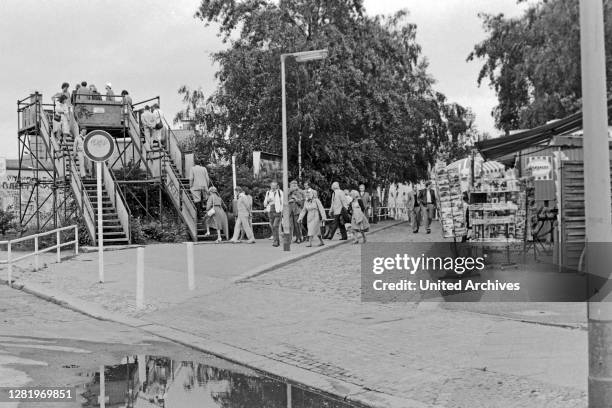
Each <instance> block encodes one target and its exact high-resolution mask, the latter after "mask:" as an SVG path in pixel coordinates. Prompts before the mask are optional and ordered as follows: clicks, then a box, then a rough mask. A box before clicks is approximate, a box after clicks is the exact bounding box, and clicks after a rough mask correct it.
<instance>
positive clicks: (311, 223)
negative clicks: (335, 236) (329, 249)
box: [298, 189, 325, 247]
mask: <svg viewBox="0 0 612 408" xmlns="http://www.w3.org/2000/svg"><path fill="white" fill-rule="evenodd" d="M304 217H306V220H307V223H308V233H307V235H308V245H306V246H307V247H311V246H312V239H313V238H314V237H317V238H319V246H323V245H325V244H324V243H323V237H321V220H322V219H323V220H324V219H325V209H324V208H323V204H321V201H320V200H319V199H318V198H317V194H316V191H314V190H312V189H309V190H307V191H306V200H305V201H304V207H302V211H301V212H300V216H299V217H298V224H299V223H301V222H302V219H303V218H304Z"/></svg>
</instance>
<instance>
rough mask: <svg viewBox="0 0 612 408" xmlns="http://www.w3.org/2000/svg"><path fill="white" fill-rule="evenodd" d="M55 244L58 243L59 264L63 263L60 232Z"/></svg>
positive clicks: (57, 234) (57, 233)
mask: <svg viewBox="0 0 612 408" xmlns="http://www.w3.org/2000/svg"><path fill="white" fill-rule="evenodd" d="M55 242H56V243H57V263H61V262H62V235H61V234H60V232H59V231H57V232H56V233H55Z"/></svg>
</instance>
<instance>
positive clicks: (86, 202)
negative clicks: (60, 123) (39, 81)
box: [40, 112, 131, 245]
mask: <svg viewBox="0 0 612 408" xmlns="http://www.w3.org/2000/svg"><path fill="white" fill-rule="evenodd" d="M52 115H53V113H52V112H45V114H43V115H41V126H40V136H41V138H42V139H43V140H44V141H45V144H46V146H47V149H48V151H49V156H50V157H51V158H52V159H53V162H54V169H55V171H56V173H57V175H58V176H59V177H63V178H64V179H65V180H67V182H68V183H69V184H70V190H71V192H72V195H73V198H74V199H75V202H76V204H77V206H78V208H79V212H80V213H81V216H82V218H83V220H84V222H85V225H86V227H87V231H88V233H89V236H90V238H91V241H92V243H93V244H94V245H97V240H98V236H97V208H96V207H97V196H96V191H97V190H96V180H95V179H84V178H82V177H81V176H80V172H79V168H80V167H79V166H80V164H81V163H79V158H78V156H77V155H75V154H74V153H73V148H74V138H73V136H72V135H65V137H64V138H63V140H62V141H59V140H58V139H57V137H56V136H55V135H54V134H53V132H52V127H51V122H50V119H51V118H52ZM92 167H95V166H92ZM102 178H103V242H104V244H105V245H122V244H129V243H130V242H131V239H130V225H129V220H130V212H129V209H128V208H127V205H126V204H125V199H124V197H123V195H122V193H121V190H119V189H118V187H117V185H116V183H115V179H114V177H113V175H112V172H111V171H110V170H109V168H108V166H107V164H106V163H103V164H102Z"/></svg>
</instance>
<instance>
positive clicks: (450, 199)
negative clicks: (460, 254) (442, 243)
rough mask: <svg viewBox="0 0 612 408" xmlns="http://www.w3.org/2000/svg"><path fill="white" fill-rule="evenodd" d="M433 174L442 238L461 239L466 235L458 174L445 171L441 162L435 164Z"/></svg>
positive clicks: (444, 166) (463, 205)
mask: <svg viewBox="0 0 612 408" xmlns="http://www.w3.org/2000/svg"><path fill="white" fill-rule="evenodd" d="M434 172H435V178H436V194H437V196H438V208H439V213H440V225H441V226H442V234H443V237H444V238H453V239H455V240H456V239H457V238H462V237H464V236H466V235H467V225H466V219H465V204H464V202H463V199H462V191H461V180H460V176H459V172H458V171H457V170H454V169H452V170H447V169H446V164H445V163H444V162H442V161H439V162H437V163H436V166H435V167H434Z"/></svg>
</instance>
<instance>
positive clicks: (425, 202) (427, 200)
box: [419, 181, 436, 234]
mask: <svg viewBox="0 0 612 408" xmlns="http://www.w3.org/2000/svg"><path fill="white" fill-rule="evenodd" d="M419 205H420V206H421V217H423V223H424V224H425V230H426V231H427V233H428V234H431V220H433V217H434V212H435V211H436V193H435V191H434V189H433V188H431V181H428V182H426V183H425V188H424V189H423V190H421V191H419Z"/></svg>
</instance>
